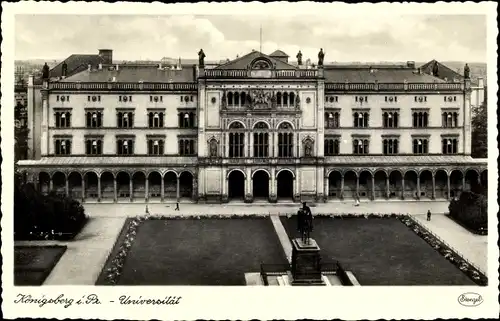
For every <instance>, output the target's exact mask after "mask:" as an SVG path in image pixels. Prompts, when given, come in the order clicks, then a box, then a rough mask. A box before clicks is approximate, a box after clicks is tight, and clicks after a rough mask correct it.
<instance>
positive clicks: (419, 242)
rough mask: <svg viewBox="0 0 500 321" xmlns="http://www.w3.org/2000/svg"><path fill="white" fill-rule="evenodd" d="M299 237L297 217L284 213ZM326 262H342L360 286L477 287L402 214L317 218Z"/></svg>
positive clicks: (317, 234) (316, 229)
mask: <svg viewBox="0 0 500 321" xmlns="http://www.w3.org/2000/svg"><path fill="white" fill-rule="evenodd" d="M281 221H282V222H283V226H284V227H285V229H286V230H287V233H288V235H289V236H290V235H291V236H293V237H296V236H297V232H296V226H297V224H296V218H295V217H292V218H286V217H281ZM313 223H314V231H313V233H312V238H314V239H315V240H316V241H317V242H318V245H319V247H320V248H321V253H322V260H323V261H334V260H338V261H340V263H341V264H342V265H343V266H344V268H345V269H346V270H348V271H352V272H353V273H354V275H355V276H356V278H357V279H358V281H359V282H360V284H361V285H475V283H474V282H473V281H472V280H471V279H469V278H468V277H467V276H466V275H465V274H464V273H463V272H461V271H460V270H459V269H458V268H456V267H455V266H454V265H453V264H452V263H450V262H448V261H447V260H446V259H445V258H444V257H443V256H442V255H441V254H439V253H438V252H437V251H436V250H434V249H433V248H432V247H431V246H429V245H428V244H427V242H425V241H424V240H423V239H421V238H420V237H419V236H418V235H416V234H415V233H414V232H413V231H412V230H410V229H409V228H408V227H407V226H406V225H404V224H403V223H401V222H400V221H399V220H398V219H397V218H385V219H382V218H370V219H365V218H344V219H337V218H335V219H333V218H316V219H314V221H313Z"/></svg>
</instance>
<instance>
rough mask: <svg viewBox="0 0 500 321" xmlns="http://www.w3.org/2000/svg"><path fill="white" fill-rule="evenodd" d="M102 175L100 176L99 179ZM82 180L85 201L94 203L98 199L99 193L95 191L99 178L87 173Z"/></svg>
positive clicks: (92, 173) (94, 174)
mask: <svg viewBox="0 0 500 321" xmlns="http://www.w3.org/2000/svg"><path fill="white" fill-rule="evenodd" d="M103 175H104V174H103ZM103 175H101V177H102V176H103ZM83 180H84V182H85V199H86V200H94V201H95V200H97V198H98V197H99V191H98V190H97V184H98V181H99V178H98V177H97V174H96V173H94V172H87V173H85V175H83Z"/></svg>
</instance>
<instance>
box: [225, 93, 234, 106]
mask: <svg viewBox="0 0 500 321" xmlns="http://www.w3.org/2000/svg"><path fill="white" fill-rule="evenodd" d="M227 104H228V105H233V104H234V101H233V93H232V92H229V93H228V94H227Z"/></svg>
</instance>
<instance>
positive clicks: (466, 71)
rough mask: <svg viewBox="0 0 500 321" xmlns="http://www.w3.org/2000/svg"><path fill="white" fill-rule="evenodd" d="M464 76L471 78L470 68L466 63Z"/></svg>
mask: <svg viewBox="0 0 500 321" xmlns="http://www.w3.org/2000/svg"><path fill="white" fill-rule="evenodd" d="M464 78H465V79H470V68H469V65H468V64H465V67H464Z"/></svg>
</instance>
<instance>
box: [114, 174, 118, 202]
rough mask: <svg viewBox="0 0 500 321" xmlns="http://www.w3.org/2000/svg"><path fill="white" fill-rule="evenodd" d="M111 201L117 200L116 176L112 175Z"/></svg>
mask: <svg viewBox="0 0 500 321" xmlns="http://www.w3.org/2000/svg"><path fill="white" fill-rule="evenodd" d="M113 202H115V203H116V202H118V188H117V186H116V176H113Z"/></svg>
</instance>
